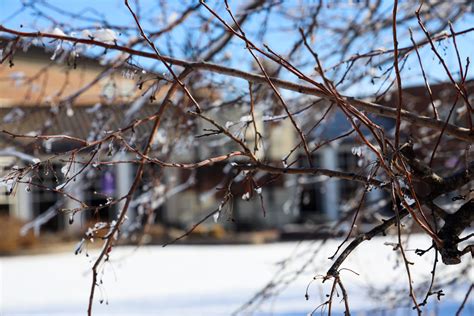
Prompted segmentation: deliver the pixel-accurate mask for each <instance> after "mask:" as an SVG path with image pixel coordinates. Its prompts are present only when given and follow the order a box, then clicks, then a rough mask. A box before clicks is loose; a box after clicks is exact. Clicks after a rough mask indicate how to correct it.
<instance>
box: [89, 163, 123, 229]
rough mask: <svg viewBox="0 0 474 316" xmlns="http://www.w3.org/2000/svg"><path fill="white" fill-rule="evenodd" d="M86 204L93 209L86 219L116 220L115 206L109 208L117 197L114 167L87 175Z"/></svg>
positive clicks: (107, 167)
mask: <svg viewBox="0 0 474 316" xmlns="http://www.w3.org/2000/svg"><path fill="white" fill-rule="evenodd" d="M85 177H86V180H85V188H84V202H85V203H86V204H87V205H88V206H90V207H91V208H92V209H91V210H89V211H87V212H86V213H85V214H86V218H87V219H89V220H93V221H109V220H110V219H113V218H114V215H115V211H116V207H115V205H110V206H107V203H109V201H112V200H113V198H114V197H115V191H116V183H115V182H116V175H115V172H114V168H113V166H103V167H101V168H100V169H99V168H98V169H92V170H90V171H89V172H88V173H87V174H86V176H85Z"/></svg>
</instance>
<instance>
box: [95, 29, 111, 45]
mask: <svg viewBox="0 0 474 316" xmlns="http://www.w3.org/2000/svg"><path fill="white" fill-rule="evenodd" d="M92 37H93V38H94V39H95V40H96V41H99V42H104V43H110V44H113V43H115V41H116V40H117V34H116V33H115V31H113V30H111V29H98V30H97V31H95V32H94V33H92Z"/></svg>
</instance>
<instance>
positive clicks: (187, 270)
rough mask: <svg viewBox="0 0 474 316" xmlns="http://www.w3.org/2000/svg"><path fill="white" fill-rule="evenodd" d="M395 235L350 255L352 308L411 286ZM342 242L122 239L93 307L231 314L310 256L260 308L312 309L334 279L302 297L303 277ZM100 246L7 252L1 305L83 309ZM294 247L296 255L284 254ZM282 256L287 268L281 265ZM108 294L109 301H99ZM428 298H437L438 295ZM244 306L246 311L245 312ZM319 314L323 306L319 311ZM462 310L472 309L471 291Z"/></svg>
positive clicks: (382, 302)
mask: <svg viewBox="0 0 474 316" xmlns="http://www.w3.org/2000/svg"><path fill="white" fill-rule="evenodd" d="M390 241H391V242H396V237H394V236H390V237H385V238H377V239H374V240H372V241H370V242H367V243H366V244H365V245H363V246H361V247H360V249H358V250H357V251H356V252H354V253H353V255H352V256H351V257H350V259H349V260H347V262H346V263H345V264H344V265H343V267H346V268H349V269H351V270H353V271H355V272H357V273H358V274H359V276H357V275H355V274H354V273H352V272H351V271H349V270H344V271H342V272H341V276H342V280H343V282H344V284H345V286H346V288H347V290H348V292H349V300H350V304H351V306H352V310H353V311H355V312H354V314H355V315H379V314H378V313H375V312H373V311H372V312H370V310H373V309H386V308H390V306H389V305H390V301H391V300H392V299H391V297H390V296H389V295H388V294H383V295H381V296H380V297H374V296H373V295H370V293H371V291H373V290H374V289H375V290H376V292H378V293H381V292H380V289H386V288H389V289H391V290H393V289H395V290H396V289H405V292H402V293H401V294H402V295H406V296H407V297H408V294H407V292H406V287H407V277H406V273H405V270H404V266H403V265H402V264H399V263H400V262H398V264H397V260H396V259H395V258H396V257H399V255H397V254H396V253H395V252H394V251H392V247H391V246H390V245H386V244H384V243H385V242H390ZM337 245H338V241H330V242H328V243H326V244H325V245H323V246H321V244H320V243H319V242H304V243H277V244H267V245H243V246H169V247H166V248H162V247H159V246H149V247H142V248H139V249H136V248H134V247H122V248H117V249H114V250H113V251H112V260H111V262H110V263H109V264H107V265H106V268H105V274H104V277H103V285H102V286H101V287H100V290H99V291H97V300H96V301H97V303H96V304H95V305H94V314H95V315H230V314H231V313H232V312H233V311H235V310H236V309H237V308H238V307H239V306H241V304H243V303H244V302H245V301H247V300H248V299H250V298H251V297H252V295H253V294H255V292H256V291H258V290H260V289H261V288H262V287H263V286H264V285H266V284H267V283H268V282H269V281H270V280H272V278H274V277H276V278H279V280H287V279H291V278H292V276H293V274H292V273H291V272H292V271H295V269H297V268H299V267H301V265H303V264H304V263H305V262H308V264H307V267H306V270H305V271H304V272H303V273H300V274H298V275H299V276H298V277H297V278H296V280H295V281H294V282H292V283H291V284H290V285H289V286H288V287H286V288H283V289H282V290H281V293H280V295H279V296H278V297H276V298H272V299H270V300H267V301H266V302H265V303H264V304H263V305H261V306H260V307H259V308H258V309H257V311H256V314H257V315H269V314H274V315H306V314H307V313H308V312H311V311H312V310H313V309H314V308H315V307H316V306H318V305H319V304H320V303H322V302H323V301H324V299H325V298H324V295H325V294H326V293H328V289H329V286H330V284H329V282H326V283H325V284H324V287H323V286H322V285H321V282H320V281H314V282H313V283H311V285H310V287H309V295H310V298H309V300H308V301H306V300H305V298H304V295H305V289H306V286H307V285H308V283H309V282H310V281H311V280H312V278H313V276H315V275H317V274H324V272H325V271H326V270H327V268H328V267H329V266H330V263H331V262H330V260H328V259H327V258H328V257H329V256H330V255H331V254H332V253H333V252H334V251H335V249H336V247H337ZM412 246H413V248H410V247H412ZM428 246H429V241H428V240H426V239H425V238H424V237H421V236H412V237H411V238H410V243H409V246H408V247H407V250H408V255H409V257H410V258H411V259H412V260H413V261H415V265H414V266H412V273H413V278H414V282H415V285H417V284H420V283H421V282H422V281H423V280H426V279H427V278H429V273H430V270H431V265H432V259H433V254H432V253H429V254H427V255H425V256H423V257H421V258H420V257H418V256H417V255H415V254H414V251H413V250H414V248H415V247H418V248H427V247H428ZM95 254H96V252H91V254H90V257H86V256H85V255H84V254H81V255H78V256H75V255H74V253H73V251H72V250H71V252H70V253H63V254H51V255H41V256H28V257H11V258H0V282H1V289H0V314H1V315H31V314H35V315H84V314H85V311H86V308H87V300H88V295H89V290H90V282H91V280H90V279H91V274H90V266H91V258H94V255H95ZM312 256H314V258H312ZM288 257H291V258H292V260H288V261H284V262H282V260H283V259H285V258H288ZM311 258H312V259H311ZM464 260H465V261H470V258H467V256H466V258H465V259H464ZM282 264H285V266H286V270H284V272H281V273H278V271H279V269H280V268H281V267H282ZM459 269H461V266H453V267H444V266H442V264H441V265H440V268H439V269H438V273H440V277H441V278H445V277H447V276H452V275H454V274H455V273H457V271H459ZM275 273H277V274H275ZM463 277H465V282H463V285H461V286H456V287H455V288H443V289H444V292H445V293H446V296H444V297H442V300H441V303H439V304H434V303H432V304H430V305H429V307H428V310H429V312H428V313H426V315H430V313H432V312H433V311H434V310H435V309H438V310H439V311H441V312H440V313H439V314H440V315H454V313H455V310H456V309H457V307H458V306H459V303H460V302H461V301H462V299H463V297H464V294H465V292H466V289H467V287H468V286H469V284H470V282H472V281H473V279H474V270H473V268H472V267H471V268H470V270H467V272H466V273H465V275H464V276H463ZM372 286H373V287H374V288H372ZM435 289H436V287H435ZM102 299H103V300H104V303H103V304H99V300H102ZM339 300H340V299H337V300H336V301H337V302H339ZM106 301H108V305H106V304H105V302H106ZM430 301H431V302H434V301H435V298H434V297H432V299H431V300H430ZM336 310H338V311H339V313H338V314H339V315H340V314H342V313H341V311H342V309H341V306H340V305H338V304H336ZM240 314H245V315H246V313H245V312H242V313H240ZM395 314H397V315H410V314H411V310H410V309H408V308H405V309H401V310H400V309H399V310H398V312H397V313H396V312H394V311H389V312H388V313H386V314H385V315H395ZM315 315H320V311H318V312H317V313H315ZM464 315H474V303H473V301H472V300H471V301H470V304H469V306H467V307H466V309H465V313H464Z"/></svg>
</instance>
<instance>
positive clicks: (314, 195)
mask: <svg viewBox="0 0 474 316" xmlns="http://www.w3.org/2000/svg"><path fill="white" fill-rule="evenodd" d="M303 159H305V157H303ZM303 161H305V160H303ZM313 166H321V158H320V156H319V155H314V156H313ZM301 182H302V184H301V194H300V222H308V221H310V222H321V221H324V217H323V214H324V201H323V199H324V195H323V184H322V182H321V181H319V180H318V177H317V176H316V177H314V176H303V177H302V178H301Z"/></svg>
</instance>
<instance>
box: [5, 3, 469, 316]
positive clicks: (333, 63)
mask: <svg viewBox="0 0 474 316" xmlns="http://www.w3.org/2000/svg"><path fill="white" fill-rule="evenodd" d="M73 9H74V8H71V9H65V8H63V7H61V6H58V5H56V4H54V3H50V2H49V1H22V2H21V3H18V4H15V5H13V4H12V6H11V8H9V9H8V12H9V14H5V13H4V15H3V17H2V22H1V25H0V32H1V36H2V46H3V48H2V55H1V56H2V57H1V61H2V63H3V64H4V65H5V66H2V67H7V66H8V67H11V71H14V69H15V56H16V55H17V54H19V53H20V52H21V51H28V49H29V48H30V47H35V46H44V47H46V48H49V49H51V50H52V51H51V62H50V63H49V64H45V67H44V69H42V70H40V72H39V73H38V74H37V75H36V77H35V76H33V77H31V78H20V79H21V84H22V85H23V86H30V87H32V86H33V85H34V86H35V87H38V86H40V88H41V85H43V84H44V85H45V87H44V89H46V91H47V82H46V81H40V80H38V78H39V77H40V73H43V72H47V71H48V67H52V66H51V65H52V64H54V63H55V62H64V63H65V64H66V65H67V67H66V68H67V69H68V71H71V72H73V71H75V68H76V67H78V66H80V64H81V62H82V59H83V58H84V57H85V56H87V57H88V58H93V59H97V60H99V61H100V64H101V65H102V66H103V67H104V68H103V69H104V70H103V71H101V72H99V74H98V75H97V76H95V77H94V78H89V79H88V82H84V83H83V84H82V85H81V86H80V87H76V88H74V89H72V88H71V85H68V83H65V86H64V88H63V89H61V91H62V92H61V93H57V94H55V101H54V102H53V104H51V108H52V113H53V114H52V115H54V113H55V111H56V113H57V110H58V109H62V108H65V109H67V110H68V111H69V113H70V114H71V115H74V114H73V113H74V107H75V105H76V102H77V101H78V100H79V99H80V97H81V95H83V94H85V93H88V91H92V90H93V89H94V87H96V85H97V84H98V82H108V83H110V93H106V94H104V95H102V96H101V98H102V99H103V103H104V104H107V103H109V104H115V103H117V102H124V103H126V104H130V106H129V107H127V108H126V109H123V111H125V113H124V114H125V118H124V120H123V124H122V125H121V126H119V127H116V128H108V127H107V129H104V128H103V127H105V126H107V125H106V124H105V123H104V124H99V123H98V124H97V128H96V129H95V130H93V131H91V134H90V135H89V137H88V138H87V139H82V138H79V137H77V135H62V134H54V133H51V132H50V131H51V130H52V129H53V127H54V124H51V123H50V122H49V121H48V122H45V124H44V128H43V129H41V131H40V132H36V131H35V133H33V134H31V133H16V132H15V131H11V130H6V129H3V130H2V134H3V135H2V137H3V138H14V139H22V140H25V139H26V140H30V141H31V142H30V143H28V144H27V145H25V146H24V147H23V149H22V151H18V152H16V156H18V157H19V158H23V159H24V158H25V156H22V155H21V154H24V155H28V156H26V157H32V156H34V154H35V152H37V150H38V147H35V146H31V144H32V143H36V144H41V145H40V146H44V144H45V143H47V142H48V141H56V140H67V141H69V142H72V143H74V146H72V148H69V149H68V150H65V151H63V152H57V153H54V154H53V153H51V154H50V158H47V159H41V160H40V161H37V160H32V161H31V163H30V164H27V165H26V166H25V167H22V168H12V170H10V172H9V173H8V174H7V175H6V176H5V177H4V178H3V182H5V183H6V184H7V185H9V186H10V189H11V190H14V185H15V184H18V183H22V182H25V181H27V182H28V184H29V185H31V186H40V185H41V184H40V183H39V182H38V181H37V180H38V179H39V177H40V176H41V173H42V172H44V170H45V169H47V166H48V164H49V163H50V161H52V160H54V159H62V160H63V161H67V162H68V165H67V166H68V169H67V170H65V172H64V174H65V176H66V177H65V179H64V181H65V182H64V184H63V185H60V186H57V187H55V188H50V189H51V190H54V192H57V193H60V194H62V195H63V197H64V199H75V200H77V202H78V205H79V206H78V207H77V208H74V209H64V208H61V212H64V213H68V214H71V218H72V220H73V219H74V214H77V213H79V212H91V211H92V209H91V207H90V206H89V205H87V203H86V202H85V201H81V200H80V199H78V198H76V197H74V195H73V194H72V193H70V192H68V190H67V186H68V183H69V182H72V181H75V179H76V178H77V179H78V177H79V176H80V175H81V174H85V173H87V172H88V170H92V169H94V168H97V166H100V165H110V164H112V165H113V164H119V163H129V164H133V165H135V166H136V170H135V175H134V180H133V182H132V184H131V186H130V188H129V191H128V194H126V195H124V196H122V197H119V198H114V199H108V200H107V203H106V205H107V206H109V205H118V206H119V207H120V210H119V212H118V215H117V217H116V218H114V219H113V220H112V221H110V222H101V223H100V224H99V225H96V226H93V227H91V228H90V229H89V230H88V231H87V232H85V238H84V240H83V243H81V247H82V246H83V244H84V243H86V242H87V240H88V239H91V238H93V237H94V236H95V235H97V234H98V231H100V230H104V229H105V230H106V231H107V233H105V234H103V235H101V239H102V242H103V247H102V250H101V252H100V255H99V256H98V257H97V258H96V259H95V263H94V264H93V267H92V271H93V279H92V284H91V293H90V302H89V309H88V311H89V313H91V312H92V303H93V300H94V294H95V289H96V286H97V284H98V273H99V272H100V270H101V267H102V265H103V263H104V262H105V261H107V260H108V257H109V254H110V251H111V249H112V247H113V246H114V245H115V244H117V243H118V242H119V241H120V240H121V239H122V238H125V237H126V236H127V227H136V225H129V223H127V220H126V219H127V214H128V213H129V212H131V210H132V209H138V208H140V205H141V206H142V207H145V208H146V205H147V204H146V203H149V201H150V200H155V201H156V200H159V201H161V203H163V200H164V197H165V196H167V195H169V194H179V192H182V190H184V189H185V188H186V185H193V184H194V179H193V177H192V176H190V178H189V179H187V180H185V181H184V182H182V183H178V184H176V183H175V184H173V185H171V184H169V183H167V182H166V181H165V176H164V175H165V173H166V170H167V169H172V168H177V169H192V170H194V169H199V168H202V167H205V166H209V165H212V164H215V163H218V162H226V163H227V164H228V168H226V169H225V170H226V172H224V173H223V174H222V182H221V184H222V187H220V189H221V190H220V192H219V197H220V199H221V202H220V203H219V204H218V205H216V206H215V207H216V208H215V211H213V212H211V213H209V214H207V215H206V216H205V217H204V218H203V219H202V220H199V221H197V222H196V223H195V224H196V225H197V224H200V223H202V222H204V221H205V220H208V219H210V218H211V217H215V218H217V217H220V216H222V215H224V214H223V213H224V211H225V210H230V209H227V208H226V206H227V205H230V203H231V202H232V199H233V197H234V195H236V194H242V195H243V196H244V198H246V199H249V198H250V197H252V196H254V195H255V196H258V197H261V194H262V188H263V189H265V187H266V186H267V185H269V184H270V183H271V182H272V181H276V180H277V179H278V178H281V177H283V176H284V175H290V174H291V175H297V176H298V177H299V178H298V179H308V178H314V177H320V176H325V177H331V178H337V179H341V180H345V181H352V182H354V183H357V185H356V186H354V187H353V190H354V193H355V194H353V195H352V196H351V198H350V199H349V200H347V201H346V204H347V205H346V206H347V207H345V210H346V211H345V213H344V214H343V215H342V216H341V218H340V219H339V220H337V221H335V222H331V223H329V224H326V225H330V227H332V228H337V233H343V236H345V237H346V238H345V239H344V241H343V242H342V244H341V245H340V246H339V247H338V248H337V250H336V251H335V253H334V256H333V257H332V259H333V262H332V263H331V265H330V266H328V270H327V273H326V274H325V275H324V276H322V280H323V281H326V280H330V281H331V282H332V284H333V286H332V288H331V291H330V295H329V298H328V300H327V302H325V303H324V304H326V306H327V307H328V310H329V312H330V310H331V304H332V300H333V298H334V295H335V292H336V289H338V288H339V289H340V290H341V292H342V296H343V299H344V300H345V302H346V303H347V302H348V301H347V293H346V291H345V288H344V286H343V283H342V279H341V275H340V273H339V272H340V271H341V265H342V264H343V262H344V260H345V259H346V258H347V257H348V256H350V255H351V252H352V251H353V250H354V249H356V248H357V247H358V246H359V245H360V244H361V243H364V242H368V243H370V239H371V238H372V237H374V236H377V235H381V234H384V233H385V232H387V231H388V230H389V229H390V228H391V227H396V232H397V233H398V243H397V244H396V245H395V247H394V248H395V250H396V251H398V252H399V253H400V255H401V258H402V259H403V262H404V263H405V266H406V272H407V276H408V288H409V293H410V297H411V300H412V302H411V304H412V305H413V306H414V308H415V309H416V310H417V311H418V313H419V314H421V310H422V306H423V305H424V304H426V302H427V300H428V298H429V297H430V296H431V295H433V294H438V295H439V294H440V292H439V291H438V292H435V291H434V290H433V282H434V280H435V278H434V275H435V271H436V265H437V262H438V256H440V257H441V259H442V262H443V264H446V265H453V264H460V263H461V261H462V260H467V261H469V260H471V259H470V258H467V257H468V256H466V255H467V254H469V253H472V252H473V246H472V244H469V239H470V238H471V237H472V234H468V233H467V235H463V232H464V231H465V230H466V229H467V228H468V227H469V226H470V225H471V223H472V221H473V218H474V211H473V200H472V184H471V183H470V181H471V180H472V175H473V166H474V165H473V162H472V153H471V144H472V141H473V139H474V135H473V128H472V104H471V103H472V97H471V96H470V89H472V85H471V84H470V82H469V80H468V78H469V65H470V59H469V57H472V56H469V54H471V55H472V49H470V48H472V46H470V43H471V42H472V31H473V28H472V18H473V17H472V12H471V9H472V8H471V6H470V5H468V4H466V3H463V2H462V1H457V2H454V3H448V2H443V1H429V2H427V3H423V2H418V1H403V2H401V3H398V1H396V0H395V1H394V2H392V1H365V2H354V3H351V2H347V3H345V2H328V3H325V2H323V1H319V2H316V3H314V2H310V1H308V2H306V1H302V2H296V1H290V2H280V1H263V0H255V1H247V2H245V3H240V2H239V3H228V2H227V1H225V2H222V1H215V2H204V1H200V2H197V1H189V2H179V3H178V2H166V1H160V2H159V3H156V4H150V3H148V2H140V1H124V2H123V3H122V2H116V3H115V2H114V4H113V5H112V6H110V7H108V6H107V7H106V9H107V11H109V12H110V14H109V13H106V12H104V6H103V5H102V4H101V5H99V4H91V5H90V6H88V7H87V9H81V10H79V11H73ZM117 77H125V79H127V80H134V82H135V84H136V86H135V89H133V90H132V91H130V92H129V93H128V94H127V95H121V96H120V97H119V94H118V93H116V92H118V90H117V85H116V82H117V80H118V79H117ZM10 79H11V80H19V78H16V77H15V76H13V77H12V76H10ZM439 82H445V85H444V86H443V91H449V93H448V94H447V95H443V94H442V93H440V89H441V88H439V86H436V87H437V90H436V91H435V90H434V89H432V88H431V87H432V86H433V84H434V83H439ZM416 84H418V85H423V86H425V92H424V93H426V95H427V100H428V102H427V104H428V106H426V104H425V105H424V106H420V105H419V104H417V102H416V100H413V99H411V98H410V97H409V96H406V95H405V94H404V88H406V87H409V86H412V85H416ZM114 89H115V90H114ZM46 94H48V93H46ZM47 97H50V98H51V95H44V96H43V98H47ZM119 98H123V99H120V100H119ZM147 103H151V104H152V106H153V109H154V110H153V113H152V114H150V115H148V116H144V117H137V113H139V110H140V109H141V108H142V107H143V106H144V105H145V104H147ZM97 111H99V112H98V113H100V112H101V111H102V110H101V108H100V106H99V107H98V109H97ZM337 117H342V118H344V120H345V122H346V124H347V130H346V131H344V132H343V133H341V134H339V135H337V136H335V137H330V138H327V137H325V136H324V135H325V134H324V133H317V132H315V131H318V130H321V129H325V128H329V127H330V126H331V124H334V123H333V122H334V120H335V119H336V118H337ZM380 118H388V119H390V120H391V125H390V124H386V123H383V121H381V119H380ZM390 120H388V121H389V122H390ZM336 122H337V121H336ZM281 124H288V125H289V126H291V131H292V132H291V133H292V135H294V145H295V146H294V148H292V149H290V150H289V151H288V152H287V153H286V155H285V156H283V157H281V160H280V161H273V160H272V159H271V157H270V156H269V154H268V148H271V147H272V146H278V144H275V143H273V142H275V141H278V139H277V138H276V139H275V138H271V137H270V136H269V135H271V130H272V129H274V128H278V126H280V125H281ZM142 126H148V128H147V129H142V130H141V131H142V132H137V131H138V130H139V128H141V127H142ZM392 126H393V128H392ZM263 129H265V133H264V132H263ZM144 131H145V132H144ZM345 139H348V140H350V141H351V142H357V144H358V146H357V148H355V149H354V154H355V155H357V156H358V157H359V158H360V159H359V160H360V162H359V167H357V168H355V169H354V168H351V169H347V170H328V169H323V168H321V167H320V166H318V164H317V163H315V161H314V156H315V154H316V153H317V151H318V150H320V149H321V148H323V147H324V146H338V144H340V143H341V142H342V141H344V140H345ZM216 140H219V141H220V142H216ZM222 144H225V146H223V145H222ZM28 145H30V146H28ZM42 150H44V148H42ZM183 152H184V153H185V156H186V157H187V158H188V159H187V160H186V161H183V159H182V157H183ZM116 153H128V154H131V157H135V158H134V159H132V160H126V161H123V160H120V157H121V156H119V155H118V154H116ZM448 162H449V163H448ZM148 165H157V166H159V167H160V170H162V171H159V172H158V173H156V174H154V175H153V176H152V177H144V172H145V170H146V167H147V166H148ZM448 165H449V166H450V167H449V168H446V166H448ZM262 174H265V175H270V176H269V177H267V178H265V179H266V181H264V182H262V181H259V180H258V177H259V175H262ZM25 179H29V180H25ZM143 181H150V182H151V183H150V185H148V190H146V189H145V190H143V189H140V188H142V187H143ZM303 182H304V181H297V182H296V183H298V186H302V183H303ZM198 183H199V181H198ZM179 185H184V187H183V188H181V189H176V188H177V187H178V186H179ZM158 186H159V187H161V188H162V190H152V188H156V187H158ZM139 189H140V190H141V192H139ZM374 189H377V190H381V191H384V192H386V194H387V195H386V196H387V197H388V199H389V201H388V202H387V204H388V205H391V206H392V212H393V213H391V215H390V214H389V215H390V216H388V217H387V214H384V215H385V217H384V218H383V219H382V221H381V223H380V224H374V225H372V227H371V228H370V229H369V230H362V229H361V228H359V226H357V225H356V223H357V222H359V221H362V220H365V219H370V218H371V217H373V215H374V210H373V208H370V207H367V206H366V205H365V200H366V197H367V193H368V192H369V191H371V190H374ZM173 192H174V193H173ZM263 194H265V192H263ZM447 196H448V198H450V197H452V201H450V202H449V203H446V201H447V200H446V197H447ZM239 198H240V197H239ZM443 198H444V200H443ZM448 201H449V200H448ZM294 203H299V202H298V199H297V198H296V200H295V201H294ZM155 206H156V205H155ZM262 208H263V211H264V212H265V209H264V205H262ZM147 209H148V210H149V211H148V212H142V215H143V216H145V217H146V216H148V218H152V217H153V216H156V214H154V213H153V211H152V210H153V209H156V208H150V207H148V208H147ZM227 215H228V216H230V217H232V214H227ZM149 221H150V220H149V219H148V221H147V220H143V219H140V220H139V222H140V223H143V222H144V223H147V222H149ZM344 223H346V225H343V224H344ZM402 224H403V225H402ZM196 225H194V226H192V227H191V228H190V229H189V230H188V231H187V232H186V233H185V234H184V235H182V236H180V237H178V238H176V239H175V240H174V241H176V240H178V239H181V238H182V237H185V236H187V235H188V234H189V233H190V232H191V231H192V230H193V229H194V228H195V227H196ZM145 227H146V224H145ZM145 229H146V228H145ZM412 230H414V231H418V232H422V233H423V234H426V235H427V236H429V238H430V239H431V240H432V245H431V247H429V249H428V250H417V253H418V254H419V255H425V253H427V252H428V251H431V252H433V253H434V256H435V257H434V268H433V278H432V282H431V283H430V284H429V285H427V286H425V287H424V291H425V292H424V294H422V297H420V296H419V295H418V296H417V294H416V289H415V288H414V285H413V283H412V280H411V276H410V266H411V262H410V260H409V259H408V257H407V254H406V250H405V248H404V241H403V239H404V235H405V234H406V233H409V232H411V231H412ZM332 231H336V230H335V229H333V230H332ZM461 243H462V246H460V244H461ZM420 247H421V246H420ZM112 255H113V254H112ZM302 265H303V263H302ZM457 277H459V275H458V276H455V277H454V278H453V279H456V278H457ZM264 294H266V296H265V295H264ZM259 295H261V296H262V297H263V296H265V297H267V296H268V293H267V292H265V291H263V292H262V293H260V294H259ZM259 295H257V297H256V298H255V299H254V300H252V301H250V302H249V304H248V305H247V306H246V308H247V307H248V306H251V305H252V304H253V303H254V302H255V301H257V299H258V298H259ZM466 297H467V296H466ZM346 310H347V313H349V310H350V306H349V304H348V303H347V304H346Z"/></svg>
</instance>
